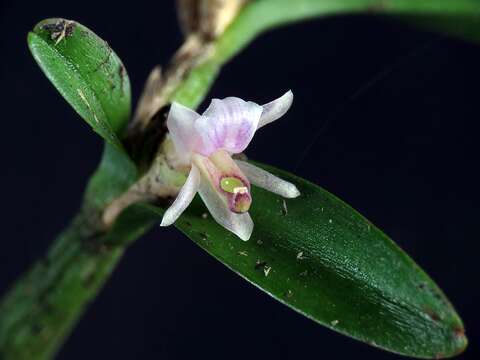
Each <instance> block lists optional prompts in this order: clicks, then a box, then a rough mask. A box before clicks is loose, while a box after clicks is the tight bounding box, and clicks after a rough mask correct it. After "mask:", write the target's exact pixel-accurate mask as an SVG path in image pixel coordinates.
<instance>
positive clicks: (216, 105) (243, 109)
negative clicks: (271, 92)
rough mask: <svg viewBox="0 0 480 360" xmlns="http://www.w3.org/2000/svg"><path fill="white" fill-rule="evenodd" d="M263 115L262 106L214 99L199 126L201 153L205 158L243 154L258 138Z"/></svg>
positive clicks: (196, 126)
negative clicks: (225, 153) (218, 153)
mask: <svg viewBox="0 0 480 360" xmlns="http://www.w3.org/2000/svg"><path fill="white" fill-rule="evenodd" d="M262 111H263V108H262V107H261V106H260V105H258V104H255V103H254V102H251V101H249V102H247V101H243V100H242V99H240V98H237V97H228V98H225V99H223V100H219V99H213V100H212V102H211V104H210V106H209V107H208V109H207V110H206V111H205V112H204V113H203V115H202V116H201V117H200V118H199V119H198V120H197V121H196V122H195V128H196V130H197V133H198V134H200V136H201V137H202V140H203V141H202V145H201V147H199V148H197V151H198V152H199V153H201V154H203V155H205V156H209V155H210V154H212V153H213V152H215V151H216V150H218V149H224V150H226V151H228V152H229V153H231V154H236V153H240V152H242V151H243V150H245V148H246V147H247V146H248V144H249V143H250V141H251V140H252V138H253V135H254V134H255V131H256V129H257V127H258V122H259V120H260V116H261V114H262Z"/></svg>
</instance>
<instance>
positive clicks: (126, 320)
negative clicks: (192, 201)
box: [0, 1, 480, 359]
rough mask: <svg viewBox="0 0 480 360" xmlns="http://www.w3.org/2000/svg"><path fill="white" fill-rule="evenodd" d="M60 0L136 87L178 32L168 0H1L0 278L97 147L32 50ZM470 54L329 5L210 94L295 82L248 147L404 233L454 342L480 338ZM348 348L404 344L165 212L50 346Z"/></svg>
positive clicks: (27, 252) (169, 355)
mask: <svg viewBox="0 0 480 360" xmlns="http://www.w3.org/2000/svg"><path fill="white" fill-rule="evenodd" d="M55 16H59V17H65V18H70V19H75V20H77V21H79V22H81V23H83V24H84V25H86V26H88V27H90V28H91V29H93V30H94V31H95V32H96V33H97V34H99V35H100V36H101V37H102V38H104V39H106V40H107V41H108V42H109V44H110V45H111V46H112V47H113V49H115V51H116V52H117V53H118V54H119V56H120V57H121V58H122V60H123V61H124V63H125V65H126V67H127V70H128V72H129V75H130V79H131V81H132V86H133V93H134V98H135V99H136V98H137V97H138V95H139V93H140V90H141V87H142V84H143V81H144V79H145V78H146V76H147V75H148V73H149V70H150V69H151V68H152V67H153V66H154V65H156V64H157V63H160V64H165V63H166V62H167V61H168V59H169V57H170V56H171V54H172V53H173V52H174V50H175V49H176V47H177V46H178V45H179V44H180V42H181V34H180V32H179V30H178V26H177V23H176V18H175V12H174V6H173V4H172V3H171V2H170V1H165V2H163V1H157V2H152V3H142V2H140V1H134V2H131V3H124V4H121V3H120V2H116V3H114V4H105V3H103V2H101V1H95V2H88V1H79V2H70V1H64V2H54V1H44V2H35V3H31V4H29V3H27V2H13V1H12V2H7V3H5V2H3V3H2V2H0V80H1V86H0V104H1V109H2V112H1V115H0V116H1V118H0V121H1V126H2V128H1V131H2V133H1V141H0V154H1V159H2V164H1V182H0V184H1V188H0V189H1V197H0V199H1V202H2V206H1V225H2V233H3V235H2V237H1V243H0V246H1V250H0V291H1V292H4V291H5V290H6V289H7V288H8V286H9V284H11V283H12V282H13V281H14V279H15V278H16V277H17V276H18V275H19V274H20V273H21V272H22V271H24V270H25V269H26V268H27V267H28V265H29V264H31V263H32V262H33V261H34V260H35V259H38V258H39V257H40V256H42V254H44V252H45V251H46V249H47V246H48V245H49V244H50V242H51V240H52V239H53V238H54V236H55V235H56V234H57V233H58V231H59V230H61V229H62V227H63V226H65V224H66V223H67V221H68V219H69V218H70V217H71V216H72V215H73V214H74V213H75V211H76V210H77V208H78V206H79V202H80V197H81V194H82V191H83V187H84V184H85V181H86V179H87V177H88V176H89V174H90V173H91V172H92V171H93V169H94V168H95V166H96V164H97V161H98V158H99V155H100V152H101V147H102V144H101V140H100V138H99V137H98V136H96V135H94V133H93V132H92V131H91V130H90V128H89V127H88V126H87V125H86V124H85V123H83V122H82V121H81V120H80V118H79V117H78V116H77V115H76V114H75V113H74V111H73V110H72V109H71V108H70V106H69V105H68V104H67V103H66V102H65V101H64V100H63V99H62V98H61V97H60V95H58V94H57V92H56V90H55V89H54V88H53V87H52V86H51V84H50V83H49V82H48V80H47V79H46V78H45V77H44V75H43V74H42V73H41V72H40V70H39V68H38V67H37V65H36V64H35V63H34V61H33V59H32V57H31V56H30V54H29V52H28V48H27V45H26V34H27V32H28V31H29V29H31V28H32V27H33V26H34V25H35V23H36V22H38V21H39V20H41V19H43V18H46V17H55ZM479 64H480V46H475V45H473V44H468V43H466V42H462V41H459V40H454V39H450V38H447V37H443V36H440V35H436V34H430V33H426V32H421V31H418V30H416V29H414V28H410V27H407V26H405V25H404V24H402V23H399V22H396V21H393V20H391V19H386V18H377V17H342V18H330V19H323V20H321V21H313V22H309V23H303V24H297V25H294V26H290V27H288V28H282V29H279V30H276V31H274V32H270V33H267V34H265V35H263V36H261V37H260V38H259V39H258V40H257V41H255V42H254V43H253V44H252V45H250V46H249V47H248V48H247V49H246V51H244V52H243V53H242V54H241V55H240V56H238V57H237V58H235V59H234V60H233V61H231V62H230V63H229V64H228V66H226V67H225V68H224V70H223V71H222V73H221V76H220V78H219V79H218V81H217V82H216V84H215V86H214V87H213V89H212V91H211V94H210V97H212V96H215V97H225V96H239V97H242V98H246V99H249V100H253V101H255V102H258V103H264V102H267V101H270V100H271V99H273V98H275V97H277V96H279V95H281V94H282V93H283V92H284V91H285V90H287V89H289V88H291V89H293V91H294V94H295V101H294V105H293V107H292V109H291V110H290V111H289V112H288V114H287V115H286V116H285V117H284V118H283V119H282V120H281V121H279V122H278V123H276V124H275V125H274V126H271V127H269V129H268V131H264V132H263V131H262V132H260V133H259V134H258V135H257V136H256V137H255V139H254V141H253V143H252V145H251V146H250V148H249V149H248V151H247V154H248V155H249V156H250V157H251V158H254V159H257V160H261V161H264V162H267V163H270V164H273V165H276V166H278V167H281V168H284V169H287V170H289V171H292V172H295V173H297V174H299V175H300V176H303V177H305V178H307V179H309V180H312V181H313V182H315V183H317V184H319V185H321V186H323V187H325V188H326V189H328V190H329V191H331V192H332V193H334V194H336V195H338V196H339V197H340V198H342V199H344V200H345V201H347V202H348V203H349V204H351V205H352V206H353V207H354V208H356V209H357V210H359V211H360V212H361V213H362V214H364V215H365V216H367V217H368V218H369V219H370V220H372V221H373V222H374V223H375V224H377V225H378V226H379V227H380V228H381V229H384V230H385V231H386V233H387V234H389V235H390V236H391V237H392V238H393V239H394V240H395V241H396V242H398V243H399V244H400V245H401V246H402V247H403V248H404V249H405V250H406V251H407V252H408V253H409V254H410V255H411V256H412V257H413V258H414V259H415V260H416V261H417V262H418V263H419V264H420V265H421V266H422V267H423V268H424V269H425V270H426V271H427V272H428V273H429V274H430V275H431V276H432V277H433V278H434V279H435V280H436V281H437V282H438V283H439V284H440V286H441V287H442V288H443V289H444V290H445V292H446V293H447V295H448V296H449V298H450V299H451V300H452V302H453V303H454V304H455V306H456V308H457V310H458V311H459V313H460V315H461V316H462V317H463V319H464V321H465V325H466V329H467V335H468V336H469V339H470V347H469V349H468V350H467V351H466V352H465V353H464V354H463V355H461V356H460V357H459V359H475V358H479V356H480V350H479V343H478V340H479V337H480V325H479V320H480V318H479V316H478V310H477V307H478V306H479V300H480V296H479V290H478V284H479V280H478V271H477V268H478V258H479V254H478V252H477V248H478V245H477V244H478V241H479V239H478V223H479V220H478V215H479V211H478V203H479V200H480V199H479V190H478V183H479V175H478V174H479V173H478V154H479V151H478V150H479V149H478V143H477V136H478V130H479V125H478V122H479V119H480V108H479V106H478V105H479V103H478V100H479V98H478V93H479V92H478V88H479V86H480V81H479V80H480V69H479ZM203 108H204V106H203ZM200 110H202V109H200ZM357 357H361V358H366V359H397V358H398V359H400V357H398V356H397V355H392V354H389V353H386V352H383V351H380V350H377V349H374V348H371V347H369V346H367V345H364V344H362V343H359V342H357V341H355V340H351V339H349V338H346V337H344V336H341V335H339V334H336V333H334V332H332V331H330V330H327V329H326V328H323V327H321V326H318V325H316V324H314V323H313V322H312V321H310V320H308V319H306V318H303V317H302V316H300V315H298V314H296V313H295V312H293V311H291V310H289V309H288V308H286V307H284V306H283V305H281V304H279V303H277V302H276V301H275V300H273V299H271V298H270V297H268V296H267V295H265V294H263V293H262V292H261V291H259V290H258V289H256V288H254V287H253V286H251V285H249V284H248V283H246V282H245V281H244V280H242V279H240V278H239V277H238V276H237V275H235V274H233V273H232V272H230V271H229V270H227V269H226V268H225V267H224V266H223V265H221V264H220V263H218V262H217V261H216V260H214V259H213V258H211V257H210V256H209V255H207V254H206V253H204V252H203V251H202V250H200V249H199V248H197V246H196V245H194V244H193V243H192V242H191V241H189V240H188V239H187V238H185V237H184V236H182V235H181V234H180V233H178V232H177V231H176V230H175V229H174V228H167V229H162V230H161V229H160V228H155V229H153V230H152V231H151V232H150V233H149V234H148V235H147V236H144V237H143V238H142V239H140V240H139V241H137V242H136V243H135V244H134V245H133V246H132V247H131V249H130V250H129V251H128V252H127V254H126V256H125V258H124V259H123V261H122V263H121V265H120V266H119V268H118V269H117V270H116V272H115V273H114V275H113V277H112V279H111V280H110V281H109V282H108V283H107V285H106V286H105V288H104V290H103V291H102V292H101V294H100V296H99V297H98V298H97V300H96V301H95V302H94V303H93V305H92V306H91V307H90V308H89V310H88V311H87V313H86V315H85V316H84V317H83V319H82V320H81V321H80V323H79V326H78V327H77V328H76V330H75V331H74V332H73V334H72V336H71V337H70V339H69V340H68V341H67V343H66V345H65V347H64V348H63V349H62V350H61V352H60V354H59V359H87V358H88V359H102V358H108V359H150V358H154V359H193V358H198V359H203V358H207V359H271V358H274V359H302V358H319V359H351V358H357Z"/></svg>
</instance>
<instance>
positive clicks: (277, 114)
mask: <svg viewBox="0 0 480 360" xmlns="http://www.w3.org/2000/svg"><path fill="white" fill-rule="evenodd" d="M292 102H293V93H292V90H288V91H287V92H286V93H285V94H284V95H283V96H281V97H279V98H278V99H276V100H273V101H271V102H269V103H268V104H265V105H263V106H262V107H263V112H262V116H261V117H260V121H259V123H258V129H260V128H261V127H262V126H265V125H267V124H270V123H271V122H273V121H275V120H277V119H279V118H281V117H282V116H283V115H285V113H286V112H287V111H288V109H290V106H292Z"/></svg>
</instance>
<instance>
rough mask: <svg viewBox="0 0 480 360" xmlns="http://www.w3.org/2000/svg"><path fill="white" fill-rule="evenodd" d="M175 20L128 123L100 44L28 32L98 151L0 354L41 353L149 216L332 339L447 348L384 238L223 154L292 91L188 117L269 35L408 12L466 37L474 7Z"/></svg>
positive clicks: (410, 275)
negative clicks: (307, 23) (319, 21)
mask: <svg viewBox="0 0 480 360" xmlns="http://www.w3.org/2000/svg"><path fill="white" fill-rule="evenodd" d="M178 11H179V18H180V22H181V25H182V28H183V30H184V33H185V42H184V44H183V45H182V46H181V48H180V49H179V50H178V52H177V53H176V54H175V56H174V57H173V59H172V61H171V64H170V65H169V67H168V68H167V70H166V71H165V72H163V74H162V72H161V71H160V68H159V67H157V68H155V69H154V70H153V71H152V73H151V75H150V76H149V78H148V80H147V82H146V85H145V89H144V91H143V94H142V96H141V97H140V100H139V103H138V105H137V107H136V110H135V112H134V115H133V117H131V116H130V104H131V103H130V101H131V97H130V82H129V77H128V75H127V72H126V69H125V66H124V65H123V64H122V62H121V61H120V59H119V58H118V57H117V55H116V54H115V53H114V52H113V51H112V49H111V48H110V47H109V46H108V44H107V43H106V42H105V41H103V40H101V39H100V38H99V37H98V36H97V35H95V34H94V33H93V32H92V31H91V30H89V29H88V28H86V27H84V26H83V25H81V24H79V23H76V22H75V21H70V20H65V19H47V20H44V21H42V22H40V23H39V24H38V25H37V26H35V28H34V29H33V31H32V32H30V33H29V36H28V45H29V47H30V50H31V52H32V54H33V57H34V58H35V60H36V61H37V63H38V64H39V65H40V67H41V69H42V70H43V71H44V73H45V74H46V75H47V77H48V79H49V80H50V81H51V82H52V83H53V84H54V86H55V87H56V88H57V89H58V90H59V91H60V93H61V94H62V96H63V97H64V98H65V99H66V100H67V101H68V102H69V103H70V104H71V105H72V107H73V108H74V109H75V110H76V112H77V113H78V114H79V115H80V116H81V117H82V118H83V119H84V120H85V121H86V122H87V123H88V124H89V125H90V126H91V127H92V128H93V130H94V131H95V132H97V133H98V134H99V135H100V136H101V137H102V138H103V139H104V140H105V150H104V153H103V157H102V160H101V162H100V165H99V167H98V169H97V171H96V172H95V173H94V174H93V176H92V177H91V179H90V180H89V181H88V186H87V190H86V193H85V196H84V203H83V206H82V209H81V211H80V212H79V214H78V216H76V218H75V220H74V221H72V224H71V225H70V226H69V227H68V228H67V229H66V230H65V231H64V232H63V233H62V235H61V236H59V238H58V240H56V241H55V243H54V244H53V245H52V249H51V250H50V251H49V252H48V255H47V259H46V260H45V261H43V260H42V261H41V262H40V263H39V264H38V265H37V266H34V267H32V270H30V271H29V272H28V273H27V274H26V275H25V276H23V277H21V278H20V280H19V281H18V282H17V283H15V284H14V285H13V287H12V289H11V290H10V292H8V293H7V294H6V295H5V298H4V299H3V301H2V302H1V303H0V356H2V358H5V359H24V358H28V359H48V358H51V357H52V356H53V355H54V354H55V352H56V351H57V350H58V348H59V346H60V345H61V343H62V341H63V339H65V337H66V335H67V334H68V331H69V329H71V328H72V327H73V325H74V323H75V321H76V320H77V319H78V318H79V315H80V313H81V312H82V311H83V309H84V307H85V304H87V303H88V302H89V301H91V300H92V299H93V298H94V297H95V296H96V294H97V293H98V291H99V289H100V287H101V285H102V284H103V283H104V282H105V280H106V279H107V278H108V276H109V275H110V274H111V272H112V271H113V269H114V268H115V265H116V264H117V263H118V260H119V258H120V257H121V255H122V253H123V252H124V250H125V249H126V248H127V245H128V244H130V243H132V242H133V241H134V240H135V239H137V238H138V237H139V236H140V235H141V234H143V233H144V232H145V231H146V230H147V229H149V228H151V227H152V226H154V225H155V224H159V223H161V225H164V226H165V225H170V224H173V223H174V224H175V226H176V227H177V228H178V229H180V230H181V231H182V232H183V233H185V234H186V235H187V236H188V237H189V238H190V239H191V240H193V241H194V242H195V243H196V244H198V246H199V247H201V248H203V249H204V250H206V251H207V252H208V253H210V254H211V255H213V256H214V257H216V258H217V259H218V260H220V261H221V262H223V263H224V264H225V265H226V266H227V267H229V268H230V269H232V270H233V271H235V272H237V273H238V274H240V275H241V276H242V277H244V278H245V279H247V280H248V281H250V282H251V283H253V284H255V285H256V286H257V287H258V288H260V289H262V290H263V291H265V292H266V293H267V294H269V295H271V296H273V297H274V298H276V299H278V300H279V301H281V302H282V303H284V304H286V305H287V306H289V307H291V308H292V309H295V310H296V311H298V312H299V313H300V314H303V315H305V316H307V317H308V318H310V319H312V320H314V321H316V322H318V323H319V324H322V325H324V326H327V327H329V328H331V329H333V330H336V331H339V332H341V333H342V334H345V335H348V336H351V337H354V338H356V339H358V340H361V341H364V342H367V343H369V344H373V345H375V346H376V347H379V348H383V349H385V350H388V351H392V352H396V353H399V354H403V355H406V356H409V357H421V358H439V357H450V356H453V355H456V354H458V353H460V352H462V351H463V350H464V349H465V347H466V344H467V340H466V337H465V334H464V329H463V324H462V321H461V319H460V318H459V316H458V315H457V313H456V312H455V309H454V308H453V307H452V305H451V304H450V302H449V301H448V299H447V298H446V297H445V295H444V294H443V293H442V292H441V290H440V289H439V288H438V286H437V285H436V284H435V283H434V282H433V281H432V280H431V279H430V278H429V277H428V275H426V274H425V272H423V271H422V270H420V268H419V267H418V266H417V265H416V264H415V263H414V262H413V260H412V259H410V258H409V257H408V256H407V255H406V254H405V253H404V252H403V251H402V250H401V249H399V248H398V247H397V246H396V245H395V244H394V243H393V241H392V240H390V239H389V238H388V237H387V236H386V235H385V234H384V233H383V232H381V231H380V230H378V229H377V228H376V227H375V226H374V225H373V224H372V223H371V222H369V221H368V220H367V219H365V218H364V217H363V216H361V215H360V214H358V213H357V212H356V211H354V210H353V209H352V208H351V207H349V206H348V205H346V204H345V203H344V202H342V201H341V200H339V199H338V198H337V197H335V196H333V195H331V194H330V193H328V192H327V191H326V190H324V189H322V188H321V187H319V186H317V185H315V184H312V183H310V182H308V181H306V180H304V179H301V178H299V177H297V176H295V175H292V174H289V173H287V172H285V171H282V170H279V169H275V168H273V167H271V166H268V165H264V164H260V163H255V165H254V164H253V163H252V162H250V161H247V160H245V159H244V158H243V157H239V156H237V154H240V153H242V152H243V151H244V150H245V149H246V147H247V146H248V144H249V143H250V141H251V140H252V138H253V135H254V134H255V132H256V131H257V130H258V129H260V128H261V127H263V126H264V125H267V124H268V123H270V122H272V121H274V120H276V119H278V118H280V117H281V116H282V115H283V114H285V112H286V111H287V110H288V109H289V107H290V105H291V103H292V99H293V95H292V93H291V92H287V93H286V94H285V95H283V96H282V97H280V98H279V99H277V100H274V101H272V102H270V103H268V104H266V105H263V106H260V105H257V104H255V103H253V102H246V101H243V100H241V99H239V98H234V97H230V98H225V99H223V100H218V99H214V100H213V101H212V103H211V105H210V106H209V107H208V109H207V110H206V111H205V112H204V113H203V114H202V115H199V114H197V113H196V112H195V111H194V110H192V109H194V108H196V107H197V106H198V105H199V104H200V103H201V101H202V100H203V98H204V96H205V95H206V93H207V91H208V89H209V87H210V85H211V83H212V81H213V79H214V78H215V76H216V74H217V73H218V72H219V70H220V68H221V66H222V65H223V64H224V63H226V62H227V61H228V60H229V59H230V58H232V57H233V56H234V55H235V54H237V53H238V52H239V51H240V49H242V48H243V47H244V46H245V45H246V44H247V43H248V42H250V41H252V40H253V39H254V38H255V37H256V36H257V35H258V34H260V33H262V32H263V31H265V30H267V29H271V28H272V27H274V26H277V25H281V24H284V23H291V22H293V21H300V20H302V19H307V18H311V17H313V16H325V15H331V14H337V15H339V14H342V13H345V12H348V13H351V12H356V13H362V12H368V13H369V14H374V13H378V14H384V15H395V16H397V15H402V16H401V17H399V18H402V19H405V18H407V15H413V16H412V18H411V21H412V22H419V21H420V20H419V19H426V20H427V21H426V22H425V23H422V26H431V27H432V29H435V30H441V31H442V32H446V33H451V34H454V35H457V36H459V35H460V36H464V37H465V38H468V39H470V40H474V41H478V40H480V31H478V27H476V24H478V20H479V19H480V3H478V2H475V1H470V0H456V1H450V0H437V1H434V2H420V1H416V0H412V1H405V0H398V1H397V0H391V1H388V3H387V2H379V1H375V0H358V1H352V2H347V1H330V2H326V1H319V0H298V1H287V0H285V1H284V0H256V1H248V0H228V1H227V0H225V1H217V0H215V1H213V0H201V1H183V0H179V1H178ZM417 15H418V16H417ZM460 19H461V22H462V27H461V28H459V27H458V26H457V24H458V22H459V21H460ZM437 20H439V21H437ZM85 54H88V56H85ZM258 71H261V70H260V69H259V70H258ZM306 78H307V77H306ZM305 81H308V80H305ZM286 86H288V84H285V87H286ZM273 95H274V94H272V96H273ZM222 96H223V94H222ZM165 122H166V126H164V125H165ZM240 158H242V159H240ZM196 193H199V194H200V197H201V198H202V200H203V203H202V202H201V201H198V199H196V196H195V194H196ZM300 194H301V196H299V195H300ZM252 199H253V201H252ZM205 206H206V208H207V209H208V210H209V211H210V213H211V215H212V216H211V217H209V216H204V215H205V213H206V212H205ZM252 219H253V221H254V222H255V228H253V221H252ZM238 237H240V238H241V239H243V240H248V239H250V241H244V242H242V241H238ZM162 276H166V275H165V274H159V278H161V277H162ZM45 305H48V306H45ZM239 311H241V310H239ZM265 321H268V319H265ZM39 332H40V334H39ZM40 335H41V336H40Z"/></svg>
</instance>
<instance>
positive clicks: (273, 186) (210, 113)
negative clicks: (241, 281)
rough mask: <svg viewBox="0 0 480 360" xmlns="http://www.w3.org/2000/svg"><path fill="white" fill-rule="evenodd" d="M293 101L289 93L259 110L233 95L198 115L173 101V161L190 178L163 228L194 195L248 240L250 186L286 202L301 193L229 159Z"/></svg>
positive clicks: (170, 123)
mask: <svg viewBox="0 0 480 360" xmlns="http://www.w3.org/2000/svg"><path fill="white" fill-rule="evenodd" d="M292 100H293V94H292V92H291V91H289V92H287V93H286V94H285V95H283V96H282V97H280V98H279V99H277V100H274V101H272V102H270V103H268V104H266V105H263V106H260V105H258V104H256V103H254V102H251V101H249V102H246V101H244V100H242V99H239V98H236V97H228V98H226V99H223V100H219V99H213V100H212V103H211V104H210V106H209V108H208V109H207V110H206V111H205V112H204V113H203V115H201V116H200V115H199V114H197V113H196V112H195V111H193V110H190V109H188V108H187V107H185V106H182V105H180V104H178V103H176V102H174V103H173V104H172V107H171V109H170V112H169V114H168V119H167V127H168V130H169V131H170V136H171V138H172V140H173V143H174V145H175V150H176V155H177V156H176V159H173V160H172V162H173V163H175V165H176V166H177V167H180V168H185V169H188V171H189V175H188V177H187V180H186V181H185V184H184V185H183V187H182V189H181V190H180V192H179V193H178V196H177V198H176V199H175V201H174V202H173V204H172V205H171V206H170V208H169V209H168V210H167V211H166V212H165V215H164V216H163V220H162V223H161V225H162V226H168V225H171V224H173V223H174V222H175V220H177V219H178V217H179V216H180V215H181V214H182V212H183V211H184V210H185V209H186V207H187V206H188V205H189V204H190V203H191V202H192V200H193V198H194V196H195V194H196V193H197V192H198V193H199V194H200V196H201V198H202V200H203V201H204V203H205V205H206V206H207V208H208V210H209V211H210V213H211V214H212V216H213V218H214V219H215V220H216V221H217V222H218V223H219V224H220V225H222V226H223V227H225V228H226V229H228V230H229V231H231V232H233V233H234V234H236V235H237V236H238V237H239V238H240V239H242V240H248V239H250V235H251V234H252V231H253V222H252V219H251V217H250V215H249V214H248V209H249V208H250V204H251V202H252V197H251V195H250V182H251V183H252V184H254V185H257V186H258V187H260V188H263V189H266V190H268V191H271V192H273V193H275V194H278V195H280V196H283V197H285V198H295V197H297V196H298V195H300V192H299V191H298V189H297V188H296V187H295V185H293V184H291V183H289V182H287V181H284V180H281V179H279V178H278V177H277V176H275V175H273V174H270V173H269V172H267V171H265V170H263V169H260V168H258V167H256V166H254V165H252V164H249V163H248V162H245V161H242V160H233V159H232V157H231V156H232V155H234V154H239V153H241V152H243V151H244V150H245V149H246V148H247V146H248V144H249V143H250V141H251V140H252V138H253V135H254V134H255V132H256V131H257V130H258V129H260V128H261V127H263V126H265V125H267V124H269V123H271V122H273V121H275V120H277V119H278V118H280V117H281V116H282V115H283V114H285V112H287V110H288V109H289V108H290V106H291V105H292Z"/></svg>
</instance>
